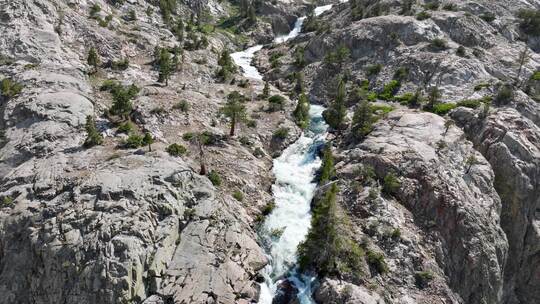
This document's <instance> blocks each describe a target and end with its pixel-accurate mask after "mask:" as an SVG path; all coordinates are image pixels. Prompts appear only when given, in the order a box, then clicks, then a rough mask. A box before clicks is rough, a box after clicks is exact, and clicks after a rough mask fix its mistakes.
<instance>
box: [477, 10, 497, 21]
mask: <svg viewBox="0 0 540 304" xmlns="http://www.w3.org/2000/svg"><path fill="white" fill-rule="evenodd" d="M479 17H480V18H481V19H482V20H484V21H486V22H492V21H493V20H495V14H493V13H492V12H485V13H483V14H481V15H480V16H479Z"/></svg>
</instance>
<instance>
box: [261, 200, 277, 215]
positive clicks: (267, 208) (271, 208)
mask: <svg viewBox="0 0 540 304" xmlns="http://www.w3.org/2000/svg"><path fill="white" fill-rule="evenodd" d="M274 209H276V203H275V202H273V201H272V202H269V203H268V204H266V206H264V208H263V209H262V210H261V214H262V215H264V216H268V215H270V213H272V211H274Z"/></svg>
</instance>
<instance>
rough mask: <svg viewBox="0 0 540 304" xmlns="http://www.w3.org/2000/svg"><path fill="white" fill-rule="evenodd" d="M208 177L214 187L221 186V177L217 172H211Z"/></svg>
mask: <svg viewBox="0 0 540 304" xmlns="http://www.w3.org/2000/svg"><path fill="white" fill-rule="evenodd" d="M207 177H208V179H209V180H210V182H212V185H214V186H216V187H219V186H221V176H220V175H219V173H218V172H217V171H215V170H212V171H210V172H209V173H208V176H207Z"/></svg>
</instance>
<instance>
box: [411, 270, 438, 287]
mask: <svg viewBox="0 0 540 304" xmlns="http://www.w3.org/2000/svg"><path fill="white" fill-rule="evenodd" d="M434 277H435V276H434V275H433V273H431V272H430V271H419V272H417V273H415V275H414V278H415V281H416V286H418V288H421V289H424V288H426V287H428V285H429V282H431V281H432V280H433V278H434Z"/></svg>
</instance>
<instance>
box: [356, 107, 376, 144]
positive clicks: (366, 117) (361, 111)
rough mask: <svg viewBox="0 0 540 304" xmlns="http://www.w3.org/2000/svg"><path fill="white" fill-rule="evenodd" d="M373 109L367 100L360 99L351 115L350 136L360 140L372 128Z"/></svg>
mask: <svg viewBox="0 0 540 304" xmlns="http://www.w3.org/2000/svg"><path fill="white" fill-rule="evenodd" d="M373 120H374V119H373V111H372V109H371V107H370V106H369V102H368V101H367V100H363V101H361V102H360V103H359V104H358V106H357V107H356V110H355V111H354V115H353V122H352V132H351V133H352V136H353V137H354V139H355V140H361V139H363V138H364V137H365V136H366V135H368V134H369V133H370V132H371V131H372V130H373Z"/></svg>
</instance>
